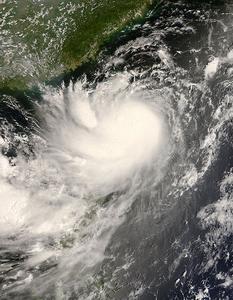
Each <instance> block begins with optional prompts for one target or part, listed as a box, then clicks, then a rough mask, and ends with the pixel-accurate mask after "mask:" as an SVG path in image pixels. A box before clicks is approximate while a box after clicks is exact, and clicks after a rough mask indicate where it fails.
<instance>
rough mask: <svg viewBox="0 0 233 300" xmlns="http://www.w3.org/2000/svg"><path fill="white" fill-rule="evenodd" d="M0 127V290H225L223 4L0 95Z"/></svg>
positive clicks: (228, 64)
mask: <svg viewBox="0 0 233 300" xmlns="http://www.w3.org/2000/svg"><path fill="white" fill-rule="evenodd" d="M38 63H39V62H38ZM0 134H1V135H0V150H1V152H0V153H1V154H0V290H1V292H0V299H4V300H8V299H10V300H16V299H17V300H27V299H28V300H31V299H43V300H50V299H51V300H52V299H54V300H55V299H56V300H63V299H64V300H77V299H78V300H105V299H109V300H127V299H130V300H134V299H135V300H136V299H140V300H152V299H157V300H166V299H168V300H175V299H176V300H181V299H189V300H191V299H195V300H208V299H209V300H220V299H222V300H227V299H228V300H231V299H233V188H232V186H233V136H232V135H233V2H232V1H222V2H221V1H219V2H217V1H216V2H206V3H203V2H201V1H164V2H163V3H161V4H160V5H159V6H156V8H154V9H151V10H150V11H149V12H148V14H147V16H146V17H145V20H144V21H143V22H141V23H140V24H137V25H135V26H134V27H133V28H132V29H131V30H127V31H122V33H121V34H120V35H119V36H118V37H116V39H115V40H113V41H112V43H111V44H109V45H108V46H107V47H106V48H105V49H103V50H102V52H101V53H100V55H99V56H98V59H97V61H96V63H95V64H90V65H87V66H86V67H85V68H83V69H78V70H77V71H75V72H71V73H70V74H68V75H67V76H66V77H65V81H59V82H56V80H55V81H54V82H53V83H50V84H49V83H47V84H45V83H42V82H41V83H40V84H37V87H36V88H32V90H31V93H29V94H27V95H26V94H25V98H24V96H22V94H17V92H15V93H12V92H7V91H5V92H4V93H3V92H2V93H1V95H0Z"/></svg>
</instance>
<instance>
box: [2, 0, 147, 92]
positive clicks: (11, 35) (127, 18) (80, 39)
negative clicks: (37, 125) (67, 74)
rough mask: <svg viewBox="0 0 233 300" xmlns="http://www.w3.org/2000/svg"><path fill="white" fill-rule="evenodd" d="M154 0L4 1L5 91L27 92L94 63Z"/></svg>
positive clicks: (3, 79) (3, 49)
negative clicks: (89, 63)
mask: <svg viewBox="0 0 233 300" xmlns="http://www.w3.org/2000/svg"><path fill="white" fill-rule="evenodd" d="M151 3H152V0H50V1H47V0H40V1H38V0H0V90H1V89H5V88H7V89H12V90H15V89H18V90H24V89H26V88H28V87H30V86H31V85H34V84H37V83H38V82H43V81H45V80H48V79H50V78H53V77H55V76H58V75H59V74H62V73H63V72H64V71H67V70H70V69H75V68H77V67H78V66H80V65H81V64H83V63H85V62H87V61H88V60H90V59H94V58H95V57H96V55H97V53H98V52H99V50H100V48H101V46H103V45H104V44H105V43H106V41H108V39H109V38H110V37H111V36H112V35H113V34H114V33H116V32H118V31H120V30H122V29H123V28H124V27H125V26H126V25H130V24H132V22H134V21H135V20H137V18H140V17H141V16H143V15H144V13H145V12H146V10H147V8H148V7H149V5H150V4H151Z"/></svg>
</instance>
